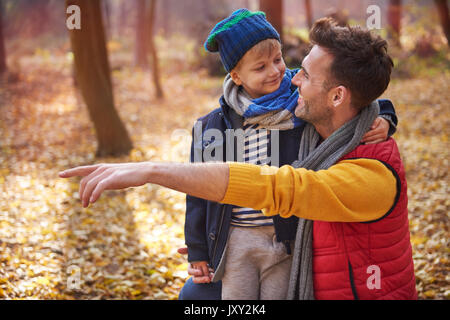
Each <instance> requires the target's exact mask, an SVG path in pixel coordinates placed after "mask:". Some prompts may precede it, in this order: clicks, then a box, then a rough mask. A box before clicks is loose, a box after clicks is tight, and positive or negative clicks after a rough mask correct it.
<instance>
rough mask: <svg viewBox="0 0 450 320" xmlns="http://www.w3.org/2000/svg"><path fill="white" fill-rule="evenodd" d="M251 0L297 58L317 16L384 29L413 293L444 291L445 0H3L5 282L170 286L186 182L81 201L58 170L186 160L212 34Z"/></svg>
mask: <svg viewBox="0 0 450 320" xmlns="http://www.w3.org/2000/svg"><path fill="white" fill-rule="evenodd" d="M73 5H75V6H77V7H73ZM242 7H246V8H249V9H250V10H262V11H264V12H266V14H267V18H268V20H269V21H270V22H271V23H272V24H273V25H274V27H275V28H276V29H277V30H278V32H279V33H280V34H281V35H282V40H283V53H284V58H285V61H286V63H287V65H288V66H289V67H291V68H296V67H299V66H300V63H301V61H302V59H303V57H304V56H305V55H306V54H307V50H308V45H309V41H308V30H309V28H310V26H311V25H312V24H313V23H314V21H315V20H316V19H318V18H321V17H324V16H332V17H334V18H335V19H336V20H337V21H338V22H339V23H340V24H342V25H346V24H349V25H361V26H362V27H369V28H374V30H373V32H376V33H378V34H380V35H381V36H383V37H385V38H386V39H388V42H389V52H390V54H391V56H392V57H393V60H394V63H395V67H394V71H393V74H392V80H391V83H390V86H389V88H388V90H387V91H386V92H385V93H384V94H383V98H388V99H390V100H392V101H393V103H394V105H395V108H396V111H397V114H398V117H399V126H398V129H397V133H396V134H395V135H394V138H396V139H397V141H398V143H399V147H400V149H401V154H402V157H403V160H404V162H405V168H406V172H407V180H408V188H409V190H408V195H409V212H410V229H411V242H412V244H413V250H414V251H413V254H414V262H415V270H416V282H417V289H418V292H419V298H420V299H449V298H450V273H449V270H450V262H449V251H450V249H449V225H450V224H449V207H450V200H449V199H448V196H447V195H448V174H447V172H448V168H449V163H448V160H449V157H448V152H449V151H448V150H449V145H448V137H449V119H450V118H449V113H450V108H449V97H450V90H449V89H450V51H449V38H450V18H449V1H447V0H443V1H441V0H434V1H433V0H390V1H385V0H370V1H369V0H359V1H358V0H352V1H350V0H328V1H326V0H315V1H310V0H301V1H300V0H295V1H294V0H280V1H273V0H272V1H268V0H233V1H231V0H185V1H177V0H126V1H125V0H67V1H62V0H0V298H2V299H176V298H177V296H178V292H179V290H180V288H181V287H182V286H183V283H184V281H185V280H186V277H187V273H186V266H187V264H186V258H185V257H184V256H182V255H180V254H178V253H177V252H176V249H177V248H179V247H182V246H184V210H185V203H184V201H185V197H184V195H182V194H179V193H177V192H174V191H170V190H167V189H164V188H160V187H157V186H151V185H148V186H144V187H140V188H134V189H129V190H123V191H108V192H106V193H104V195H103V196H102V198H101V199H100V200H99V201H98V202H97V203H96V204H95V205H94V206H91V207H89V208H87V209H83V208H82V207H81V204H80V201H79V195H78V182H79V180H76V179H72V180H70V181H67V180H62V179H59V178H58V176H57V173H58V171H60V170H63V169H66V168H68V167H72V166H77V165H85V164H91V163H96V162H122V161H148V160H151V161H188V159H189V148H190V140H191V135H190V133H191V128H192V125H193V124H194V122H195V120H196V119H197V118H198V117H200V116H202V115H204V114H206V113H207V112H209V111H211V110H213V109H214V108H217V107H218V98H219V97H220V96H221V92H222V81H223V77H224V76H225V71H224V69H223V67H222V65H221V63H220V60H219V57H218V54H211V53H207V52H206V51H205V50H204V48H203V43H204V41H205V40H206V37H207V35H208V33H209V31H210V30H211V29H212V28H213V27H214V25H215V24H216V23H217V22H219V21H220V20H222V19H223V18H225V17H227V16H228V15H230V14H231V13H232V12H233V11H234V10H236V9H238V8H242ZM77 8H79V9H80V10H79V11H77ZM77 26H78V27H77ZM79 28H80V29H79Z"/></svg>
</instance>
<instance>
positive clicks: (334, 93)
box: [328, 86, 350, 107]
mask: <svg viewBox="0 0 450 320" xmlns="http://www.w3.org/2000/svg"><path fill="white" fill-rule="evenodd" d="M328 98H329V103H330V105H331V106H333V107H339V106H341V105H342V104H344V103H345V102H347V101H350V90H348V89H347V88H346V87H344V86H337V87H334V88H332V89H331V90H330V92H329V95H328Z"/></svg>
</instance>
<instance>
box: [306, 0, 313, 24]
mask: <svg viewBox="0 0 450 320" xmlns="http://www.w3.org/2000/svg"><path fill="white" fill-rule="evenodd" d="M305 13H306V23H307V24H308V29H311V28H312V25H313V15H312V7H311V0H305Z"/></svg>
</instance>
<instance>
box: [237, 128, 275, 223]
mask: <svg viewBox="0 0 450 320" xmlns="http://www.w3.org/2000/svg"><path fill="white" fill-rule="evenodd" d="M255 127H256V125H247V126H244V127H243V128H242V129H243V130H244V135H245V138H244V156H243V159H244V162H245V163H251V164H256V165H264V164H267V165H270V159H269V156H268V152H269V146H270V130H267V129H255ZM231 225H233V226H237V227H260V226H271V225H273V220H272V218H271V217H266V216H264V215H263V213H262V212H261V210H254V209H252V208H240V207H235V208H233V211H232V214H231Z"/></svg>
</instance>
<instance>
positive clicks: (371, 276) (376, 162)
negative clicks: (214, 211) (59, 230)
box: [61, 19, 417, 299]
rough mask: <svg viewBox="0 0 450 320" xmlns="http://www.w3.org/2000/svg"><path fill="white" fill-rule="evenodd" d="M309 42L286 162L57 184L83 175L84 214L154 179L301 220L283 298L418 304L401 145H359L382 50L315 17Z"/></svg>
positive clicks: (82, 171)
mask: <svg viewBox="0 0 450 320" xmlns="http://www.w3.org/2000/svg"><path fill="white" fill-rule="evenodd" d="M310 35H311V41H312V43H313V44H314V46H313V48H312V50H311V52H310V53H309V54H308V56H307V57H306V58H305V59H304V61H303V65H302V70H301V71H300V72H299V73H298V74H297V75H296V76H295V77H294V79H293V81H292V82H293V84H295V85H296V86H297V87H298V90H299V94H300V98H299V100H298V106H297V108H296V110H295V114H296V116H298V117H299V118H302V119H304V120H306V121H308V122H310V124H311V125H307V127H306V128H305V130H304V132H303V134H302V138H301V141H302V142H301V145H300V151H299V161H298V162H297V163H294V164H293V166H283V167H281V168H279V169H278V168H273V167H267V166H266V167H265V168H264V174H261V173H262V171H261V167H259V166H255V165H250V164H241V163H205V164H174V163H133V164H113V165H94V166H86V167H80V168H74V169H70V170H67V171H65V172H63V173H61V176H62V177H71V176H75V175H81V176H85V178H83V179H82V181H81V185H80V197H81V199H82V201H83V206H87V205H88V204H89V203H92V202H95V201H96V200H97V199H98V197H99V196H100V194H101V192H102V191H103V190H106V189H119V188H126V187H130V186H139V185H142V184H145V183H149V182H150V183H156V184H160V185H162V186H165V187H168V188H171V189H174V190H178V191H181V192H185V193H187V194H189V195H192V196H195V197H199V198H203V199H206V200H211V201H217V202H222V203H228V204H233V205H237V206H242V207H251V208H254V209H262V211H263V213H264V214H265V215H268V216H271V215H274V214H279V215H280V216H282V217H289V216H292V215H295V216H297V217H299V218H301V219H300V221H301V222H300V224H299V228H298V233H297V237H296V244H295V250H294V260H293V266H292V270H291V271H292V272H291V283H290V286H289V298H292V299H295V298H300V299H311V298H316V299H359V298H360V299H416V298H417V293H416V289H415V279H414V267H413V260H412V253H411V245H410V242H409V230H408V226H409V224H408V214H407V193H406V180H405V173H404V169H403V165H402V162H401V159H400V155H399V152H398V148H397V145H396V143H395V141H394V140H393V139H388V140H387V141H385V142H381V143H378V144H374V145H359V142H360V140H361V138H362V136H363V135H364V133H365V132H366V131H367V130H368V128H369V127H370V125H371V123H372V121H373V120H374V119H375V117H376V116H377V114H378V106H377V105H376V104H375V105H374V104H373V103H372V104H371V105H370V106H369V107H364V106H367V105H368V104H369V103H370V102H371V101H374V100H375V99H376V98H378V97H379V96H380V95H381V94H382V93H383V92H384V91H385V89H386V88H387V86H388V84H389V80H390V73H391V68H392V60H391V59H390V57H389V56H388V55H387V52H386V42H385V41H384V40H382V39H381V38H380V37H377V36H373V35H372V34H371V33H370V32H368V31H364V30H361V29H359V28H352V27H337V26H336V25H335V24H334V23H333V22H332V21H330V20H329V19H321V20H318V21H317V22H316V23H315V25H314V26H313V29H312V30H311V33H310ZM308 169H309V170H308ZM268 172H269V173H270V174H268ZM305 219H308V220H305ZM312 221H314V223H312ZM312 283H313V285H312Z"/></svg>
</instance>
